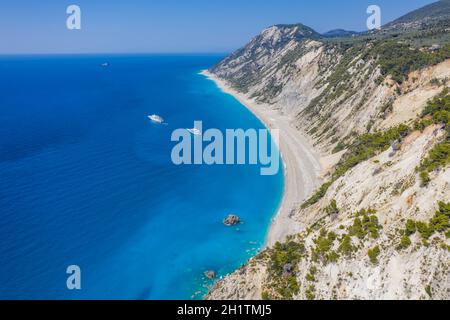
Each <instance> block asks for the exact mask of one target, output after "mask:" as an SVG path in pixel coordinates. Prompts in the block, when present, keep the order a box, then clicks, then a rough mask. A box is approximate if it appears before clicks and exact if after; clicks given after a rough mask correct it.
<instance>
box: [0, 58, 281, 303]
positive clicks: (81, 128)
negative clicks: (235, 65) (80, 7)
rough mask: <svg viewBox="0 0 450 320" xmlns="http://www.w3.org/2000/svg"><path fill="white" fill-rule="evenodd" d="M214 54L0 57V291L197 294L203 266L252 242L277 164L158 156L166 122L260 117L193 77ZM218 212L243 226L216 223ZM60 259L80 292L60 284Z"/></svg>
mask: <svg viewBox="0 0 450 320" xmlns="http://www.w3.org/2000/svg"><path fill="white" fill-rule="evenodd" d="M221 58H222V56H218V55H127V56H120V55H115V56H100V55H92V56H90V55H79V56H69V55H60V56H57V55H54V56H2V57H0V87H1V88H2V89H1V93H0V219H1V223H0V298H1V299H6V298H8V299H36V298H39V299H191V298H195V299H199V298H201V297H202V295H203V294H204V293H205V291H206V288H205V286H207V285H210V284H211V283H210V282H209V281H207V280H206V279H205V278H204V275H203V273H204V272H205V271H207V270H215V271H216V272H217V273H218V275H219V276H220V275H224V274H226V273H228V272H230V271H233V270H234V269H235V268H237V267H239V266H240V265H241V264H242V263H244V262H245V261H246V260H247V259H248V258H249V257H251V256H252V255H254V254H255V253H256V252H257V251H258V249H259V248H261V247H262V246H263V244H264V240H265V236H266V233H267V230H268V227H269V224H270V221H271V219H272V217H273V215H274V214H275V212H276V210H277V208H278V206H279V203H280V200H281V197H282V192H283V173H282V172H281V171H280V172H279V174H278V175H276V176H261V175H260V166H258V165H256V166H254V165H253V166H252V165H242V166H237V165H236V166H204V165H202V166H175V165H174V164H173V163H172V162H171V158H170V154H171V150H172V148H173V146H174V143H173V142H171V141H170V135H171V133H172V131H173V130H175V129H177V128H191V127H193V124H194V121H195V120H201V121H203V126H204V129H208V128H219V129H221V130H225V129H233V128H243V129H247V128H263V125H262V124H261V122H260V121H259V120H258V119H256V118H255V117H254V116H253V115H252V114H251V113H250V112H249V111H248V110H247V109H246V108H245V107H244V106H243V105H241V104H240V103H239V102H238V101H237V100H235V99H234V98H233V97H231V96H229V95H227V94H224V93H222V92H221V91H220V90H219V89H218V88H217V87H216V85H215V84H214V83H213V82H211V81H209V80H207V79H205V78H204V77H203V76H201V75H199V74H198V73H199V71H201V70H202V69H206V68H208V67H210V66H212V65H213V64H215V63H216V62H218V61H219V60H220V59H221ZM104 62H108V63H109V67H102V66H101V65H102V63H104ZM149 114H158V115H161V116H162V117H163V118H164V119H165V120H166V122H167V125H157V124H153V123H151V122H150V121H149V119H148V118H147V116H148V115H149ZM230 213H234V214H237V215H239V216H240V217H241V218H242V219H243V221H244V223H243V224H241V225H239V226H236V227H232V228H228V227H225V226H224V225H223V224H222V220H223V218H224V217H226V216H227V215H228V214H230ZM69 265H78V266H80V268H81V285H82V288H81V290H78V291H71V290H68V289H67V287H66V279H67V277H68V275H67V274H66V268H67V266H69Z"/></svg>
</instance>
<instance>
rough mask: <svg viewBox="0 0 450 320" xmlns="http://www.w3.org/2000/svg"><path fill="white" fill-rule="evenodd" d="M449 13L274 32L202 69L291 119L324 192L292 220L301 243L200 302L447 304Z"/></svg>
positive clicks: (440, 9)
mask: <svg viewBox="0 0 450 320" xmlns="http://www.w3.org/2000/svg"><path fill="white" fill-rule="evenodd" d="M449 4H450V2H449V1H447V0H445V1H439V2H437V3H436V4H433V5H432V6H427V7H425V8H422V9H419V10H417V11H416V12H412V13H410V14H409V15H407V16H405V17H402V18H400V19H398V20H396V21H394V22H393V23H391V24H388V25H387V26H386V27H385V28H382V30H380V31H377V32H368V33H363V34H358V35H356V34H354V33H348V34H347V35H346V34H345V33H344V34H343V36H342V37H329V36H326V35H325V36H322V35H320V34H318V33H317V32H315V31H314V30H312V29H311V28H308V27H306V26H304V25H301V24H297V25H278V26H273V27H270V28H268V29H266V30H264V31H263V32H262V33H261V34H260V35H258V36H257V37H255V38H254V39H253V40H252V41H251V42H250V43H249V44H248V45H247V46H245V47H244V48H242V49H240V50H238V51H237V52H235V53H234V54H232V55H231V56H229V57H228V58H226V59H225V60H224V61H222V62H221V63H219V64H218V65H216V66H214V67H213V68H212V69H211V70H210V71H211V72H212V73H214V74H215V75H216V76H218V77H220V78H221V79H223V80H226V81H227V82H228V83H229V84H230V85H231V86H233V87H234V89H236V90H238V91H240V92H242V93H245V94H246V95H247V97H248V98H251V99H255V100H256V101H258V102H259V103H261V104H268V105H270V106H271V107H272V108H275V109H277V110H279V112H281V113H284V114H286V115H288V116H290V117H291V119H292V123H293V125H295V126H296V127H297V128H298V129H299V130H301V131H303V132H304V133H305V134H306V135H308V136H309V137H310V138H311V139H312V141H314V143H315V146H316V148H317V149H318V150H319V151H320V152H321V153H322V155H323V164H324V170H323V172H322V177H323V178H324V181H325V183H324V184H323V186H322V187H321V188H319V189H318V190H317V191H316V192H315V193H314V194H312V195H311V197H310V198H309V199H308V200H307V201H306V202H305V203H304V204H303V205H302V206H301V207H299V208H298V210H296V211H295V212H294V213H293V218H294V219H295V220H296V222H297V223H298V225H299V228H300V229H301V230H303V231H302V232H300V233H298V234H293V235H290V236H289V237H288V238H287V239H286V241H285V242H283V243H277V244H276V245H275V246H274V247H272V248H267V249H265V250H263V251H262V252H261V253H260V254H259V255H258V256H256V257H255V258H253V259H251V260H250V261H249V262H248V263H247V264H246V265H245V266H243V267H242V268H241V269H240V270H237V271H236V272H235V273H233V274H231V275H228V276H227V277H225V279H223V280H221V281H219V282H217V283H216V284H215V286H214V288H212V290H211V292H210V293H209V295H208V296H207V298H210V299H262V298H264V299H448V298H450V272H449V271H450V252H449V250H450V242H449V237H450V233H449V218H450V204H449V202H450V170H449V164H450V138H449V136H450V94H449V91H448V87H449V85H450V82H449V79H450V45H449V42H450V41H449V37H448V34H449V33H448V31H450V29H448V26H447V24H448V19H447V18H448V12H449V7H450V5H449ZM442 17H444V18H442ZM445 17H447V18H445ZM446 19H447V20H446ZM436 21H440V23H435V22H436ZM442 21H446V22H447V23H442ZM406 25H409V26H414V28H412V27H411V28H410V32H407V31H405V29H408V28H405V26H406Z"/></svg>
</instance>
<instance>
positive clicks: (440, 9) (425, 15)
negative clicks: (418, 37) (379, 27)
mask: <svg viewBox="0 0 450 320" xmlns="http://www.w3.org/2000/svg"><path fill="white" fill-rule="evenodd" d="M449 20H450V0H441V1H437V2H434V3H432V4H429V5H427V6H425V7H423V8H420V9H417V10H415V11H412V12H410V13H408V14H406V15H404V16H402V17H400V18H398V19H396V20H394V21H392V22H391V23H388V24H387V25H385V26H384V27H383V28H384V29H397V30H402V29H403V30H406V29H409V30H411V28H413V29H415V28H426V27H429V26H430V25H438V24H441V26H442V25H447V26H448V25H449Z"/></svg>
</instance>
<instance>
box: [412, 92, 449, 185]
mask: <svg viewBox="0 0 450 320" xmlns="http://www.w3.org/2000/svg"><path fill="white" fill-rule="evenodd" d="M433 123H435V124H440V125H443V126H444V128H445V130H446V135H445V137H444V138H443V140H442V141H441V142H440V143H438V144H436V145H435V146H434V147H433V149H431V150H430V151H429V153H428V156H427V157H426V158H425V159H424V160H423V161H422V163H421V164H420V166H419V167H418V168H417V169H418V171H420V177H421V179H422V185H423V186H427V185H428V184H429V183H430V181H431V178H430V176H429V173H431V172H433V171H435V170H438V169H440V168H443V167H445V166H447V165H448V164H450V92H449V89H448V88H446V89H444V90H443V91H442V92H441V93H440V94H439V95H438V96H436V97H435V98H433V99H432V100H430V101H429V102H428V104H427V106H426V107H425V109H424V111H423V113H422V119H421V120H419V121H417V122H416V124H415V127H416V128H417V127H419V128H422V127H423V126H427V125H430V124H433Z"/></svg>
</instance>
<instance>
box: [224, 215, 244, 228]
mask: <svg viewBox="0 0 450 320" xmlns="http://www.w3.org/2000/svg"><path fill="white" fill-rule="evenodd" d="M240 222H241V218H239V217H238V216H236V215H234V214H230V215H229V216H228V217H226V218H225V219H224V220H223V224H224V225H226V226H227V227H232V226H235V225H237V224H239V223H240Z"/></svg>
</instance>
